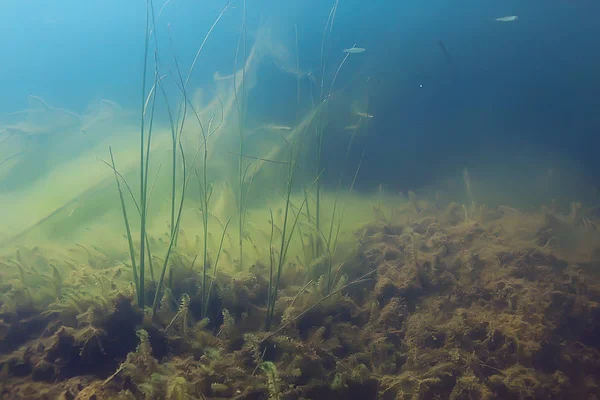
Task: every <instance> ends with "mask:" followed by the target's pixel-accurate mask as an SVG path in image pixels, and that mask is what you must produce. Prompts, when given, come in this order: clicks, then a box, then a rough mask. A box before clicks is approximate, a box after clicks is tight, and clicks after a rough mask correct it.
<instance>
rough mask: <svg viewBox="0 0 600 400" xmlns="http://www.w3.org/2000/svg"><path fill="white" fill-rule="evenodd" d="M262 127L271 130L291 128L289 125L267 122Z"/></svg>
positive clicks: (289, 129) (287, 129)
mask: <svg viewBox="0 0 600 400" xmlns="http://www.w3.org/2000/svg"><path fill="white" fill-rule="evenodd" d="M263 128H265V129H268V130H271V131H291V130H292V127H291V126H287V125H275V124H268V125H265V126H264V127H263Z"/></svg>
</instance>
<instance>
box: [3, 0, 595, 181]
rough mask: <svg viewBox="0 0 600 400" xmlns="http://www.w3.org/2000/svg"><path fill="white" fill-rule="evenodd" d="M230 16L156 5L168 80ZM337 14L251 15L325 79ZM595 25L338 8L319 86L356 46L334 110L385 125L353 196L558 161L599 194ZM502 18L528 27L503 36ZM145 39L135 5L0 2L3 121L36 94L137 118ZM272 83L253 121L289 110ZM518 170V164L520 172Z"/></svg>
mask: <svg viewBox="0 0 600 400" xmlns="http://www.w3.org/2000/svg"><path fill="white" fill-rule="evenodd" d="M224 4H225V2H223V1H213V0H210V1H201V2H198V1H192V0H173V1H171V2H169V3H168V4H166V6H164V9H162V13H161V14H160V16H158V11H159V10H160V9H161V8H162V7H163V5H165V3H164V2H163V1H160V2H156V3H155V9H156V13H157V25H158V33H157V35H158V39H159V49H160V51H161V57H162V62H163V63H164V65H169V66H171V67H172V65H173V63H172V54H176V55H177V57H178V61H179V63H180V64H181V65H183V66H188V65H189V64H190V62H191V60H192V59H193V56H194V53H195V51H196V49H197V48H198V45H199V43H200V41H201V39H202V38H203V37H204V35H205V33H206V32H207V30H208V28H209V27H210V25H211V24H212V23H213V21H214V19H215V17H216V16H217V15H218V13H219V12H220V10H221V9H222V7H223V6H224ZM232 4H233V6H234V7H235V8H233V7H232V8H231V9H230V10H228V11H227V13H226V14H225V15H224V17H223V19H222V20H221V21H220V23H219V25H218V26H217V28H216V29H215V32H214V34H213V36H212V37H211V39H210V40H209V41H208V43H207V46H206V48H205V50H204V53H203V56H202V57H201V60H200V61H199V63H198V66H197V68H196V70H195V73H194V75H193V78H192V83H193V84H194V85H202V84H203V83H204V82H207V81H209V80H210V78H211V77H212V73H213V72H214V71H215V70H220V71H232V70H233V57H234V54H235V48H236V44H237V39H238V34H239V30H240V23H241V14H242V13H241V8H242V4H241V2H240V1H238V2H233V3H232ZM332 4H333V3H332V2H329V1H328V2H324V1H316V0H310V1H286V2H281V1H259V2H250V3H249V4H248V17H247V18H248V23H247V25H248V28H247V29H248V36H249V38H248V40H249V43H250V42H251V41H252V34H253V32H254V31H255V29H256V28H257V26H258V25H259V23H260V21H261V18H262V20H263V22H265V23H268V24H270V25H271V26H273V27H274V29H276V30H277V32H280V34H281V35H282V37H285V40H286V42H285V45H286V47H287V49H288V50H289V51H291V52H293V51H294V43H293V38H294V25H297V27H298V35H299V49H300V60H301V69H302V70H312V71H315V70H318V69H319V65H320V43H321V37H322V34H323V27H324V24H325V21H326V18H327V15H328V12H329V9H330V7H331V5H332ZM599 12H600V5H599V4H598V3H597V2H593V1H566V0H564V1H558V0H556V1H551V2H544V3H542V2H522V1H503V2H498V1H497V2H485V3H482V2H480V1H474V0H473V1H461V2H458V3H456V2H453V3H451V2H447V1H426V2H422V1H409V2H392V1H383V0H374V1H369V2H365V1H356V0H354V1H343V0H342V1H340V3H339V8H338V12H337V14H336V19H335V24H334V27H333V32H332V34H331V37H330V41H329V42H328V44H327V46H326V54H325V59H326V67H327V69H326V75H327V78H328V79H331V75H332V74H333V71H335V69H336V66H337V65H338V64H339V62H340V61H341V59H342V58H343V55H344V54H343V53H342V52H341V50H342V49H343V48H347V47H350V46H352V45H353V44H354V43H357V45H358V46H361V47H365V48H367V52H366V53H364V54H361V55H360V56H353V57H350V59H349V60H348V62H347V64H346V65H345V66H344V68H343V70H342V71H341V73H340V76H339V77H338V80H337V82H336V85H337V86H338V87H339V92H340V93H341V96H354V95H356V96H358V94H357V93H358V92H360V93H361V94H360V95H361V96H363V97H364V93H365V91H366V90H368V104H369V110H370V111H371V112H372V113H373V114H374V115H376V118H374V119H373V120H372V121H369V123H370V125H369V135H368V136H366V137H362V138H360V140H359V141H358V142H357V146H356V147H355V149H354V152H353V157H354V160H355V161H356V159H357V158H358V157H359V156H360V154H361V153H362V151H363V150H364V163H363V166H362V171H361V174H360V176H359V186H360V187H364V188H365V189H369V188H374V187H376V186H377V185H378V184H380V183H381V184H384V185H388V186H390V187H392V188H393V190H407V189H411V188H418V187H421V186H424V185H428V184H433V183H435V182H436V181H438V180H439V179H443V177H444V176H446V175H452V174H456V173H458V171H460V170H461V169H462V168H465V167H468V168H474V169H477V168H478V167H479V166H481V165H489V164H494V165H504V166H505V167H506V171H505V172H506V175H504V176H503V178H502V179H505V180H508V179H511V178H510V174H514V175H515V178H518V176H519V175H523V174H524V173H527V170H528V169H529V167H531V166H536V165H537V166H538V167H539V166H540V165H542V164H544V163H548V168H550V167H552V165H551V164H552V161H553V160H556V161H557V163H558V164H560V163H559V162H558V160H559V159H560V160H568V163H567V164H568V168H567V166H566V164H565V171H567V170H568V171H569V172H565V175H567V176H569V175H570V174H571V173H572V172H571V171H576V172H577V174H578V176H577V177H576V179H575V177H574V179H575V180H576V181H577V182H580V181H581V182H582V186H585V185H587V184H588V183H590V184H591V183H593V182H594V181H595V180H596V181H597V178H598V176H599V175H600V163H598V161H597V157H596V154H597V149H598V145H599V139H598V133H599V130H600V113H599V112H598V110H600V96H599V93H600V75H599V74H598V71H599V70H600V52H598V49H599V48H600V47H599V44H600V39H598V38H600V24H598V21H597V16H598V15H600V13H599ZM505 15H517V16H518V17H519V19H518V20H517V21H514V22H509V23H502V22H497V21H495V20H494V18H496V17H501V16H505ZM144 24H145V1H142V0H132V1H121V0H106V1H102V2H82V1H76V0H62V1H56V2H47V1H42V0H29V1H22V0H19V1H17V0H5V1H4V2H3V4H2V6H1V13H0V54H1V58H2V63H1V64H0V87H1V88H2V90H1V92H0V115H3V114H7V113H9V112H13V111H17V110H21V109H24V108H26V107H27V105H28V103H27V101H28V98H27V96H28V95H30V94H35V95H37V96H40V97H42V98H44V99H46V100H47V101H48V102H49V103H51V104H52V105H53V106H56V107H64V108H68V109H71V110H73V111H76V112H80V111H82V109H83V108H84V107H85V105H86V104H87V103H88V102H89V101H91V100H93V99H100V98H108V99H112V100H115V101H117V102H118V103H120V104H121V105H123V106H124V107H128V108H131V109H133V110H139V107H140V87H141V69H142V60H143V40H144ZM168 24H170V29H167V25H168ZM169 32H170V33H169ZM169 35H171V37H172V43H173V44H172V45H171V42H170V41H169V38H168V36H169ZM438 41H441V42H443V44H444V46H445V48H446V49H447V51H448V53H449V55H450V56H451V63H449V62H448V61H447V60H446V58H445V56H444V54H442V52H441V51H440V47H439V45H438ZM151 56H152V54H151ZM271 67H272V66H271ZM167 68H168V67H167ZM269 68H270V67H269V65H266V66H265V67H264V69H263V70H262V75H260V76H261V78H260V84H259V85H258V86H259V87H260V88H261V89H260V90H258V91H257V92H258V93H259V94H257V95H255V97H254V100H255V103H253V104H251V105H250V107H254V108H255V110H256V112H260V109H261V103H260V102H261V101H262V100H261V93H262V94H265V97H268V98H271V99H273V98H276V97H278V96H279V97H280V98H281V97H287V98H291V99H294V98H295V83H294V81H293V80H292V81H290V80H289V79H287V80H286V79H282V80H280V81H278V80H277V79H275V78H274V76H276V73H275V72H273V71H270V72H269ZM165 69H166V68H165ZM273 74H275V75H273ZM368 77H370V80H369V82H370V83H369V84H368V88H365V85H364V82H366V79H367V78H368ZM359 83H360V85H362V86H361V87H360V88H358V87H359ZM354 86H356V87H357V88H358V89H356V91H353V87H354ZM292 90H293V91H294V93H290V91H292ZM304 90H305V91H306V88H304ZM361 91H362V92H361ZM304 95H306V98H308V96H309V93H308V92H305V93H303V96H304ZM264 102H265V104H271V106H270V107H271V108H270V109H269V110H270V111H271V112H274V113H277V114H280V115H282V116H284V117H283V118H282V119H286V118H288V117H289V116H292V115H294V114H295V112H296V110H295V109H291V108H290V106H289V105H288V103H286V102H282V101H271V102H270V103H269V102H268V100H264ZM349 103H350V102H348V104H347V105H348V106H350V104H349ZM257 104H258V105H257ZM289 104H294V102H293V101H291V102H290V103H289ZM262 111H263V112H264V107H263V109H262ZM344 118H346V116H344V115H341V116H340V117H339V122H338V123H337V124H338V125H339V126H338V127H337V129H338V130H339V127H340V126H342V124H344V125H345V124H347V121H345V120H344ZM334 119H335V118H334ZM332 129H333V128H332ZM333 137H334V138H335V135H333ZM339 147H340V146H339V145H338V141H337V140H335V139H333V140H330V141H328V142H326V143H325V148H326V152H328V153H331V154H337V156H339V157H334V156H332V159H333V160H334V161H335V163H337V164H338V165H339V161H340V160H341V158H342V155H341V154H342V153H343V151H342V152H340V151H338V150H339ZM514 155H518V156H519V157H520V164H518V165H511V164H513V163H512V161H511V158H512V157H513V156H514ZM529 156H530V157H529ZM542 159H543V161H541V160H542ZM527 160H529V161H527ZM528 162H529V164H528ZM561 162H562V161H561ZM355 164H356V163H355ZM560 165H563V164H560ZM554 167H557V166H554ZM331 168H332V169H334V168H335V167H334V166H332V167H331ZM544 168H546V165H545V164H544V167H543V168H542V169H544ZM475 175H476V174H475ZM325 177H326V176H325ZM331 179H334V178H331Z"/></svg>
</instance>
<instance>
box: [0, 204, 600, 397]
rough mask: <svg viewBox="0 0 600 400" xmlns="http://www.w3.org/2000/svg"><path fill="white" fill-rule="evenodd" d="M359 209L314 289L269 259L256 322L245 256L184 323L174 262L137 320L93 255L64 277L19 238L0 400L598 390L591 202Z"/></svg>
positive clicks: (121, 288)
mask: <svg viewBox="0 0 600 400" xmlns="http://www.w3.org/2000/svg"><path fill="white" fill-rule="evenodd" d="M373 211H374V214H375V218H374V222H372V223H370V224H368V225H366V226H364V227H363V228H361V229H360V230H358V231H357V232H355V241H356V248H355V250H354V251H353V253H352V256H351V257H349V258H348V260H346V261H345V262H344V263H343V264H342V265H341V267H339V268H337V269H336V270H335V271H334V276H333V277H330V278H331V279H333V280H332V281H331V282H332V288H331V289H330V290H329V291H327V289H326V286H327V284H326V277H324V276H321V275H322V270H320V269H319V260H315V262H314V263H313V264H314V265H311V269H310V272H307V270H308V267H306V268H305V267H303V266H302V265H300V263H296V262H295V263H289V264H288V265H286V268H285V270H284V272H283V274H284V275H283V277H282V285H281V294H280V295H279V298H278V302H277V306H276V310H275V319H276V320H275V321H274V324H273V328H272V329H271V332H264V331H263V323H264V319H265V314H266V304H267V293H268V281H267V280H266V278H265V277H266V276H267V266H265V265H262V264H260V263H256V264H255V265H253V266H252V268H251V269H250V270H248V271H244V272H240V273H238V274H235V275H228V274H226V273H220V274H219V275H218V276H217V279H216V281H215V290H214V291H213V294H212V296H211V301H210V307H209V308H210V309H209V312H208V314H209V318H208V319H205V320H202V321H198V320H197V318H195V316H197V315H199V312H200V310H198V308H199V307H198V298H199V296H198V295H197V293H196V292H197V289H196V288H197V287H198V281H199V279H200V277H199V275H198V274H197V272H196V271H195V270H194V269H192V268H190V267H189V265H190V262H191V259H190V257H188V256H184V255H181V256H180V257H175V259H174V260H175V261H173V263H172V272H171V273H170V276H169V279H168V284H167V287H168V289H167V290H165V295H164V298H163V299H162V302H161V309H160V311H159V312H158V314H157V317H156V318H155V320H154V321H151V320H150V319H149V317H145V316H144V313H143V312H142V311H141V310H139V309H138V308H137V305H136V304H135V301H134V298H135V296H134V292H133V290H132V287H131V285H129V284H128V281H129V279H128V278H127V276H128V274H130V272H129V271H128V270H127V269H126V268H124V267H119V266H115V263H114V262H111V261H110V260H111V256H110V255H107V254H105V253H103V252H102V251H101V250H100V249H92V248H83V246H76V247H75V248H74V249H72V250H71V251H72V253H73V257H72V259H76V260H79V261H78V262H75V261H69V262H68V263H67V264H70V265H69V266H68V268H66V269H65V268H62V267H61V268H58V267H57V263H61V261H60V260H59V261H56V260H55V259H53V258H52V256H49V255H46V254H45V253H44V250H42V249H35V248H34V249H24V248H21V249H20V250H19V252H18V253H17V255H16V256H15V255H13V256H11V257H10V258H8V257H7V258H4V259H3V260H2V268H1V269H0V293H1V294H2V297H1V301H2V303H1V306H2V308H1V311H2V312H1V315H0V398H2V399H96V400H101V399H247V400H250V399H254V400H258V399H448V398H449V399H491V398H502V399H575V398H577V399H594V398H598V396H599V395H600V387H599V385H600V306H599V302H600V274H599V272H600V269H599V267H600V232H599V231H598V227H599V225H598V224H599V223H600V222H599V221H600V219H599V218H598V217H599V215H598V213H597V210H595V209H590V210H585V209H583V207H581V206H580V205H579V204H573V205H572V208H571V212H570V213H560V212H557V211H556V210H555V209H554V207H552V206H549V207H543V208H542V209H541V210H539V211H536V212H521V211H519V210H515V209H512V208H509V207H498V208H494V209H489V208H486V207H483V206H476V205H471V206H464V205H462V206H461V205H459V204H454V203H453V204H449V205H447V206H444V207H437V206H436V205H435V204H433V203H427V202H425V201H420V202H417V201H413V203H412V204H410V203H409V204H408V206H407V207H405V208H404V209H402V210H383V209H380V208H378V207H373ZM62 264H64V262H63V263H62ZM62 264H61V265H62ZM69 268H70V269H69ZM153 289H154V288H153V287H150V288H148V295H149V296H151V293H152V291H153ZM325 293H330V295H328V296H326V295H325ZM331 293H332V294H331ZM57 299H59V300H57ZM279 328H281V329H279Z"/></svg>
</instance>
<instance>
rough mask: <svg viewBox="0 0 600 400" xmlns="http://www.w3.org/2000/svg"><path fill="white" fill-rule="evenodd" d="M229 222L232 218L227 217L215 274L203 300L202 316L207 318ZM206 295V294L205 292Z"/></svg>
mask: <svg viewBox="0 0 600 400" xmlns="http://www.w3.org/2000/svg"><path fill="white" fill-rule="evenodd" d="M229 222H231V218H228V219H227V222H226V223H225V227H224V228H223V233H222V234H221V241H220V242H219V249H218V250H217V256H216V258H215V266H214V268H213V276H212V279H211V281H210V285H209V287H208V292H207V293H206V298H205V299H203V300H202V307H203V312H202V316H201V317H202V318H206V317H207V316H208V305H209V302H210V294H211V293H212V289H213V286H214V284H215V282H216V280H217V267H218V265H219V260H220V259H221V252H222V250H223V241H224V239H225V234H226V233H227V227H228V226H229ZM203 296H204V294H203Z"/></svg>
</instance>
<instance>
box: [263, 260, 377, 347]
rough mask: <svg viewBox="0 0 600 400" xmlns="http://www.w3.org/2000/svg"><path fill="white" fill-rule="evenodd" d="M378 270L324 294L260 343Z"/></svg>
mask: <svg viewBox="0 0 600 400" xmlns="http://www.w3.org/2000/svg"><path fill="white" fill-rule="evenodd" d="M376 271H377V268H375V269H374V270H372V271H369V272H367V273H366V274H364V275H363V276H361V277H359V278H357V279H355V280H353V281H352V282H350V283H347V284H346V285H344V286H342V287H341V288H339V289H336V290H334V291H333V292H330V293H329V294H328V295H326V296H324V297H323V298H321V300H319V301H317V302H316V303H315V304H313V305H312V306H310V307H308V308H307V309H306V310H304V311H302V312H301V313H300V314H298V315H296V316H295V317H294V318H293V319H290V320H288V321H287V322H286V323H284V324H283V325H281V326H280V327H279V328H277V329H276V330H274V331H273V332H271V333H269V334H268V335H267V336H265V337H264V338H263V339H262V340H261V341H260V343H264V342H266V341H267V340H269V339H271V338H272V337H273V336H275V335H277V334H279V332H281V331H283V330H284V329H285V328H287V327H288V326H290V325H291V324H293V323H294V322H295V321H297V320H298V319H300V318H301V317H302V316H304V315H306V314H307V313H309V312H310V311H311V310H314V309H315V308H316V307H318V306H320V305H321V304H323V302H325V301H326V300H327V299H330V298H331V297H332V296H335V295H336V294H338V293H340V292H342V291H344V290H346V289H347V288H349V287H351V286H354V285H358V284H360V283H364V282H367V281H368V279H366V278H367V277H368V276H369V275H372V274H374V273H375V272H376Z"/></svg>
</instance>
